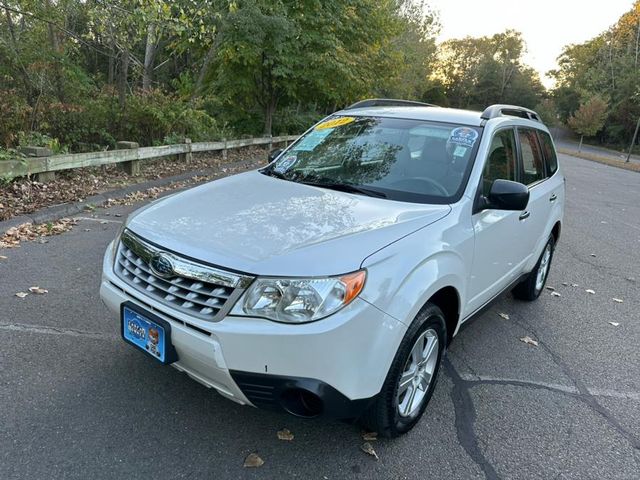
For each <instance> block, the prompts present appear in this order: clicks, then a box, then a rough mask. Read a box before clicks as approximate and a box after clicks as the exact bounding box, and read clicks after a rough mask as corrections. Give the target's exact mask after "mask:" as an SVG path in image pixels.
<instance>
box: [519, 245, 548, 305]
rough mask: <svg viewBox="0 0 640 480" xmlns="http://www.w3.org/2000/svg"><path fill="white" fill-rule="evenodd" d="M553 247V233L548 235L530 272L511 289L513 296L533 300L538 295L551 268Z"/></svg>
mask: <svg viewBox="0 0 640 480" xmlns="http://www.w3.org/2000/svg"><path fill="white" fill-rule="evenodd" d="M554 247H555V239H554V237H553V235H551V236H549V240H548V241H547V244H546V245H545V247H544V250H542V253H541V254H540V258H539V259H538V263H536V266H535V267H534V268H533V270H532V271H531V273H529V275H527V277H526V278H525V279H524V281H523V282H522V283H519V284H518V285H516V287H515V288H514V289H513V290H512V291H511V293H513V296H514V297H515V298H517V299H518V300H526V301H529V302H531V301H533V300H535V299H536V298H538V297H539V296H540V293H542V289H543V288H544V285H545V283H547V277H548V276H549V270H550V268H551V260H552V259H553V249H554Z"/></svg>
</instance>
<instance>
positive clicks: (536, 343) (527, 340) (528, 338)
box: [520, 335, 538, 347]
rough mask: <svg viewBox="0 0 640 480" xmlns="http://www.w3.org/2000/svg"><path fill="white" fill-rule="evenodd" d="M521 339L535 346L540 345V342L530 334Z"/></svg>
mask: <svg viewBox="0 0 640 480" xmlns="http://www.w3.org/2000/svg"><path fill="white" fill-rule="evenodd" d="M520 341H521V342H524V343H526V344H529V345H533V346H534V347H537V346H538V342H537V341H536V340H534V339H533V338H531V337H530V336H528V335H527V336H526V337H522V338H521V339H520Z"/></svg>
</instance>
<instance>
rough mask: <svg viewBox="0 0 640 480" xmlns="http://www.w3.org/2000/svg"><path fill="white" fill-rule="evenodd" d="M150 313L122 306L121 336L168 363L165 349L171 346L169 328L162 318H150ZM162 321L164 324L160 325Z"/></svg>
mask: <svg viewBox="0 0 640 480" xmlns="http://www.w3.org/2000/svg"><path fill="white" fill-rule="evenodd" d="M149 317H151V315H150V314H145V313H144V312H140V311H138V309H135V310H134V309H133V308H131V307H130V306H128V305H126V304H125V305H123V307H122V337H123V338H124V340H125V341H127V342H128V343H130V344H132V345H134V346H136V347H138V348H139V349H140V350H143V351H145V352H146V353H148V354H149V355H151V356H152V357H153V358H155V359H156V360H159V361H160V362H162V363H169V362H168V361H167V360H168V358H167V357H168V355H167V351H168V350H169V348H168V347H171V343H170V338H169V337H170V335H171V332H170V328H171V327H169V328H166V327H168V324H167V323H166V322H164V321H163V320H159V319H158V320H152V319H151V318H149ZM161 323H164V325H161Z"/></svg>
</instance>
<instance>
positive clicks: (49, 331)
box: [0, 323, 118, 340]
mask: <svg viewBox="0 0 640 480" xmlns="http://www.w3.org/2000/svg"><path fill="white" fill-rule="evenodd" d="M0 330H8V331H12V332H26V333H40V334H43V335H65V336H68V337H84V338H94V339H97V340H116V339H117V338H118V336H117V335H108V334H106V333H99V332H86V331H83V330H74V329H71V328H55V327H45V326H42V325H25V324H22V323H0Z"/></svg>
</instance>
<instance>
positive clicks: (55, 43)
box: [47, 0, 65, 103]
mask: <svg viewBox="0 0 640 480" xmlns="http://www.w3.org/2000/svg"><path fill="white" fill-rule="evenodd" d="M47 8H48V9H49V10H50V11H53V7H52V5H51V0H47ZM48 29H49V43H50V44H51V50H53V53H54V55H55V58H54V60H53V80H54V85H55V89H56V97H58V100H59V101H60V102H61V103H64V101H65V94H64V85H63V82H62V72H61V71H60V60H61V59H60V56H61V55H62V49H61V48H60V39H59V38H58V32H56V30H55V27H54V26H53V24H52V23H49V24H48Z"/></svg>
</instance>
